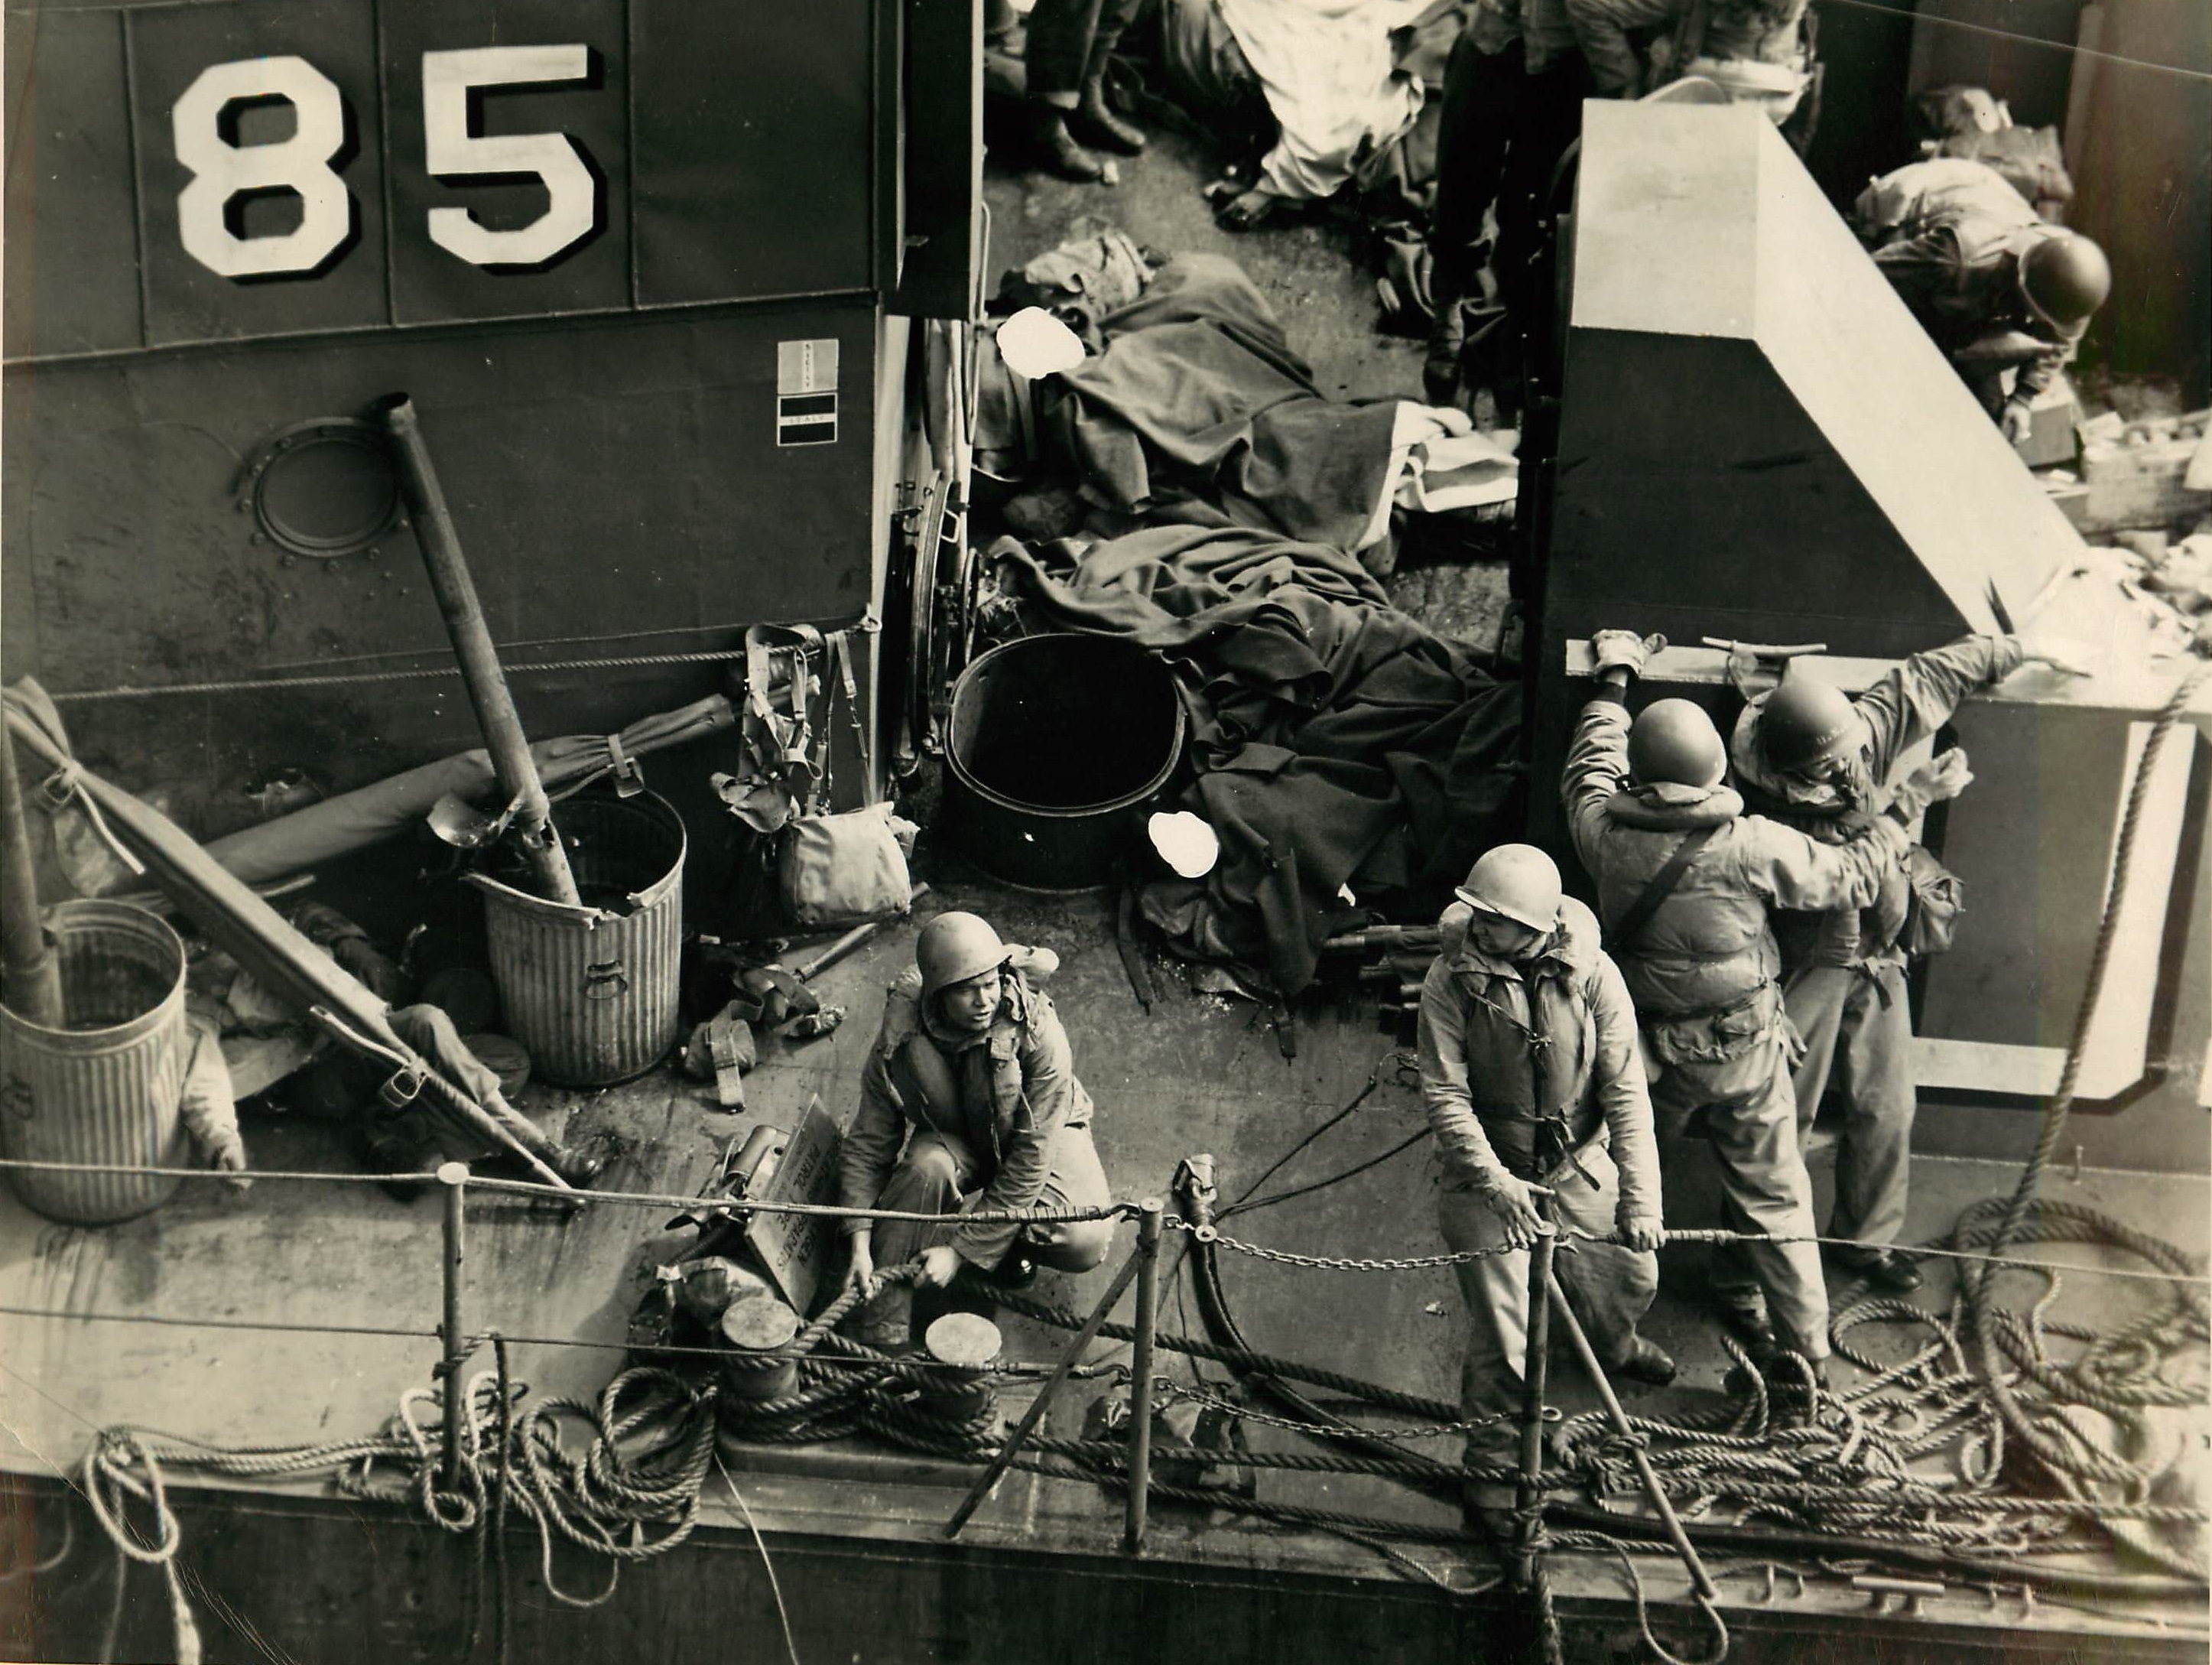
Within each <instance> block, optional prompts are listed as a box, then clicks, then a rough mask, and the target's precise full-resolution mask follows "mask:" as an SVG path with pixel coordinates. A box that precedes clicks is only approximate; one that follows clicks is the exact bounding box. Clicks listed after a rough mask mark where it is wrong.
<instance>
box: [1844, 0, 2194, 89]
mask: <svg viewBox="0 0 2212 1665" xmlns="http://www.w3.org/2000/svg"><path fill="white" fill-rule="evenodd" d="M2181 3H2186V0H2181ZM1820 4H1822V5H1824V6H1849V7H1850V8H1851V9H1852V10H1854V11H1876V12H1881V13H1883V14H1885V15H1888V16H1891V17H1901V18H1904V19H1905V21H1907V22H1911V23H1915V24H1918V23H1932V24H1934V25H1936V27H1938V28H1945V29H1960V30H1963V31H1964V32H1965V33H1966V34H1983V35H1988V36H1990V38H1992V39H1994V40H2010V41H2014V42H2016V43H2017V44H2019V45H2021V46H2041V47H2044V48H2045V49H2047V50H2049V51H2051V52H2070V53H2072V54H2073V55H2074V56H2075V57H2076V58H2095V59H2096V60H2098V61H2099V62H2100V63H2104V64H2124V65H2126V66H2127V67H2128V68H2130V69H2131V70H2154V71H2155V72H2156V73H2158V74H2160V75H2170V76H2179V77H2180V78H2181V79H2182V80H2184V81H2212V71H2207V70H2192V69H2190V68H2188V67H2186V66H2185V65H2183V64H2161V63H2160V62H2159V61H2158V60H2157V59H2156V58H2130V57H2128V56H2126V55H2125V54H2124V53H2121V52H2099V51H2098V50H2097V49H2096V48H2095V47H2093V46H2075V44H2073V43H2072V42H2071V41H2066V40H2045V39H2043V38H2042V37H2041V36H2040V35H2033V34H2021V33H2020V32H2019V31H2018V30H2016V29H2000V28H1996V27H1992V26H1991V25H1990V24H1987V23H1969V22H1967V21H1966V20H1965V19H1964V18H1962V17H1942V16H1938V15H1935V14H1933V13H1930V12H1915V11H1908V10H1906V9H1904V8H1903V7H1901V6H1885V5H1881V4H1880V3H1878V0H1820Z"/></svg>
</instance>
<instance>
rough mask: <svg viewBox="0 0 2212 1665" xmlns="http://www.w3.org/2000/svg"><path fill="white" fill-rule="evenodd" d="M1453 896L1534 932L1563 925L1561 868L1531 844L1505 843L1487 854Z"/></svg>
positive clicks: (1471, 869) (1472, 869) (1469, 872)
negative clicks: (1498, 914) (1561, 923)
mask: <svg viewBox="0 0 2212 1665" xmlns="http://www.w3.org/2000/svg"><path fill="white" fill-rule="evenodd" d="M1453 894H1455V896H1457V897H1458V898H1459V899H1460V900H1461V901H1462V902H1465V903H1466V904H1467V905H1468V906H1469V907H1472V908H1480V909H1481V910H1482V911H1483V912H1486V913H1502V914H1504V916H1505V917H1506V918H1508V919H1510V920H1513V921H1514V922H1515V923H1516V924H1523V925H1527V926H1528V927H1529V928H1530V929H1531V930H1552V929H1553V927H1554V926H1556V925H1557V924H1559V868H1558V867H1557V866H1556V865H1555V864H1554V863H1553V860H1552V858H1551V857H1549V856H1547V855H1546V854H1545V853H1544V852H1543V851H1541V850H1539V849H1537V848H1536V846H1535V845H1531V844H1502V845H1498V847H1497V848H1496V849H1495V850H1492V851H1486V852H1485V853H1484V855H1483V857H1482V859H1481V860H1480V861H1479V862H1477V863H1475V864H1474V866H1473V867H1472V868H1470V869H1468V875H1467V882H1466V883H1465V884H1463V885H1462V886H1461V887H1459V888H1458V889H1457V890H1456V891H1455V892H1454V893H1453Z"/></svg>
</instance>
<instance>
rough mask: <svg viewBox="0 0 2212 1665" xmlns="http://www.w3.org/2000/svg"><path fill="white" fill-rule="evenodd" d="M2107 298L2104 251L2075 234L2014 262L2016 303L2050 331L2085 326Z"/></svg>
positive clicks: (2108, 270) (2047, 241) (2042, 244)
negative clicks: (2022, 303)
mask: <svg viewBox="0 0 2212 1665" xmlns="http://www.w3.org/2000/svg"><path fill="white" fill-rule="evenodd" d="M2111 293H2112V265H2111V263H2110V262H2108V261H2107V260H2106V259H2105V251H2104V250H2103V249H2101V248H2100V247H2097V245H2096V244H2094V243H2093V242H2092V241H2089V239H2087V237H2084V236H2082V235H2080V234H2079V233H2077V232H2072V231H2061V232H2058V233H2056V234H2055V235H2051V236H2048V237H2045V238H2044V239H2042V240H2041V241H2039V242H2037V243H2036V244H2035V245H2034V246H2033V247H2031V248H2029V249H2028V250H2027V253H2024V254H2022V255H2021V257H2020V294H2021V299H2022V300H2024V301H2026V302H2027V306H2028V310H2029V311H2031V312H2033V314H2035V315H2036V316H2037V317H2039V318H2040V319H2042V320H2044V322H2045V323H2047V324H2050V325H2051V326H2054V327H2055V328H2057V329H2062V330H2072V329H2075V328H2078V327H2079V326H2081V325H2083V324H2086V323H2087V322H2088V321H2089V318H2090V316H2091V314H2093V313H2094V312H2095V311H2096V310H2097V308H2099V307H2101V306H2103V305H2104V304H2105V297H2106V296H2108V295H2110V294H2111Z"/></svg>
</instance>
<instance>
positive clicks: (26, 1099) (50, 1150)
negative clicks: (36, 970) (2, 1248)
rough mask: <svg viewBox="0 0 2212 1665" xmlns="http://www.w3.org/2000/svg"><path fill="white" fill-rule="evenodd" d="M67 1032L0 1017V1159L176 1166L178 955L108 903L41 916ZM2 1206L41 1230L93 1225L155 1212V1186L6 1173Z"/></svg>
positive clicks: (164, 936)
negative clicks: (57, 972) (42, 1220)
mask: <svg viewBox="0 0 2212 1665" xmlns="http://www.w3.org/2000/svg"><path fill="white" fill-rule="evenodd" d="M46 925H47V929H48V930H50V931H52V934H53V938H54V953H55V957H56V959H57V960H58V961H59V963H60V967H61V979H62V1002H63V1007H64V1010H65V1011H66V1012H67V1013H68V1014H69V1027H68V1028H64V1029H49V1028H46V1027H45V1026H44V1025H42V1024H37V1023H33V1022H29V1021H28V1020H27V1019H25V1018H23V1017H21V1016H19V1015H17V1014H15V1013H14V1012H12V1011H9V1010H8V1009H6V1008H5V1007H0V1150H4V1151H5V1152H6V1153H7V1155H9V1156H11V1157H15V1158H16V1159H18V1160H21V1161H27V1162H107V1163H121V1164H128V1165H132V1166H139V1167H146V1168H177V1167H181V1166H183V1165H184V1159H185V1131H184V1128H183V1126H182V1125H181V1123H180V1121H179V1117H178V1108H179V1105H180V1103H181V1102H182V1101H183V1097H184V1086H185V1063H186V1061H187V1058H188V1055H189V1052H190V1050H191V1044H190V1040H189V1037H188V1036H187V1035H186V1034H185V945H184V944H183V943H182V942H179V941H178V940H177V933H176V932H175V931H173V930H170V929H169V927H168V925H167V923H166V922H164V921H163V920H161V919H159V918H155V916H154V915H153V914H150V913H149V912H146V911H145V910H144V909H143V908H135V907H129V906H125V905H124V904H123V903H121V902H63V903H61V904H59V905H58V906H56V907H54V908H52V910H51V911H50V912H48V913H47V915H46ZM8 1178H9V1182H10V1183H11V1184H12V1185H13V1186H15V1194H16V1195H17V1196H19V1197H21V1198H22V1199H23V1200H24V1202H26V1203H27V1204H28V1205H30V1206H31V1207H33V1208H34V1209H36V1210H38V1211H39V1212H40V1213H41V1214H43V1215H46V1217H48V1218H50V1219H55V1220H62V1221H66V1222H67V1223H70V1224H71V1225H82V1226H97V1225H107V1224H111V1223H113V1222H115V1221H118V1220H128V1219H130V1218H131V1217H134V1216H136V1215H140V1214H143V1213H145V1212H146V1211H148V1210H149V1209H152V1208H158V1207H160V1206H161V1204H163V1203H165V1202H167V1200H168V1198H169V1197H170V1196H171V1195H172V1193H173V1192H175V1190H176V1188H177V1186H179V1184H181V1183H182V1181H181V1180H177V1179H175V1178H173V1177H163V1176H161V1175H158V1174H144V1175H139V1174H54V1173H41V1172H40V1171H38V1170H36V1169H32V1168H9V1170H8Z"/></svg>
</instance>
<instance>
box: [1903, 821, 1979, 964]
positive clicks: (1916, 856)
mask: <svg viewBox="0 0 2212 1665" xmlns="http://www.w3.org/2000/svg"><path fill="white" fill-rule="evenodd" d="M1905 883H1906V884H1907V885H1908V886H1909V887H1911V892H1912V894H1911V898H1910V899H1909V900H1907V901H1906V903H1905V924H1904V927H1903V928H1902V929H1901V930H1899V932H1898V933H1897V946H1898V947H1899V948H1902V949H1903V950H1904V951H1905V954H1906V956H1907V957H1908V958H1911V959H1914V960H1920V959H1924V958H1926V957H1927V956H1928V955H1929V954H1942V952H1943V951H1944V950H1945V949H1947V948H1949V947H1950V946H1951V943H1952V942H1953V940H1954V939H1955V938H1956V937H1957V936H1958V934H1959V915H1960V912H1961V910H1963V909H1964V908H1965V906H1966V882H1965V881H1963V880H1961V879H1960V877H1959V875H1957V874H1955V873H1954V872H1952V871H1951V869H1949V868H1948V867H1946V866H1944V865H1943V863H1941V862H1939V861H1937V860H1936V857H1933V856H1932V855H1930V854H1929V852H1928V851H1926V850H1924V849H1923V848H1922V847H1921V846H1920V845H1913V846H1912V847H1911V849H1909V850H1907V851H1905Z"/></svg>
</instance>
